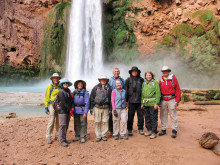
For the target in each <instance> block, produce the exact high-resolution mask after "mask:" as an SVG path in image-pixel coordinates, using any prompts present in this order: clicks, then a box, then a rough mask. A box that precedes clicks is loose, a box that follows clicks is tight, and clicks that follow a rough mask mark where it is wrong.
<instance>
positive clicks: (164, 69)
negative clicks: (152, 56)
mask: <svg viewBox="0 0 220 165" xmlns="http://www.w3.org/2000/svg"><path fill="white" fill-rule="evenodd" d="M163 71H169V72H171V69H170V68H169V67H168V66H163V67H162V69H161V72H163Z"/></svg>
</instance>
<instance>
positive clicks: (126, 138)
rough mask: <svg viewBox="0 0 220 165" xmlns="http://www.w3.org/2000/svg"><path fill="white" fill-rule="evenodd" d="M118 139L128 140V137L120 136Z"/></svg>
mask: <svg viewBox="0 0 220 165" xmlns="http://www.w3.org/2000/svg"><path fill="white" fill-rule="evenodd" d="M120 139H124V140H128V137H127V136H125V135H124V136H120Z"/></svg>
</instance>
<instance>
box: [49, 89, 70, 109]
mask: <svg viewBox="0 0 220 165" xmlns="http://www.w3.org/2000/svg"><path fill="white" fill-rule="evenodd" d="M61 91H62V94H64V93H63V90H61ZM69 92H70V95H71V96H72V98H73V94H72V92H71V91H70V90H69ZM52 105H53V108H54V110H55V111H59V110H60V109H61V107H60V100H59V95H57V96H56V97H55V99H54V100H53V103H52Z"/></svg>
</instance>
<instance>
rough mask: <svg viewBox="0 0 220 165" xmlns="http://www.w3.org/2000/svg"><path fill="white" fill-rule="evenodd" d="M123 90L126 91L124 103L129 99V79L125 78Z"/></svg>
mask: <svg viewBox="0 0 220 165" xmlns="http://www.w3.org/2000/svg"><path fill="white" fill-rule="evenodd" d="M125 90H126V102H128V99H129V92H128V90H129V78H127V80H126V81H125Z"/></svg>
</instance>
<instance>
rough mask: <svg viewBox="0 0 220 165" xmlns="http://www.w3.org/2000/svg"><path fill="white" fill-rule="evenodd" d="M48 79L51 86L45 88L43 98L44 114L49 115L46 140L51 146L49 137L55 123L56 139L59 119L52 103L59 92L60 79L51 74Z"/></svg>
mask: <svg viewBox="0 0 220 165" xmlns="http://www.w3.org/2000/svg"><path fill="white" fill-rule="evenodd" d="M50 79H51V84H50V85H48V86H47V89H46V92H45V97H44V100H45V103H44V105H45V113H46V114H48V115H49V122H48V125H47V132H46V139H47V142H48V144H52V140H51V137H52V135H53V128H54V123H55V139H58V130H59V119H58V113H57V112H56V111H55V110H54V108H53V106H52V103H53V100H54V99H55V98H56V96H57V95H58V93H59V91H60V87H59V82H60V79H61V77H60V75H59V74H58V73H53V75H52V76H51V77H50Z"/></svg>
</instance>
